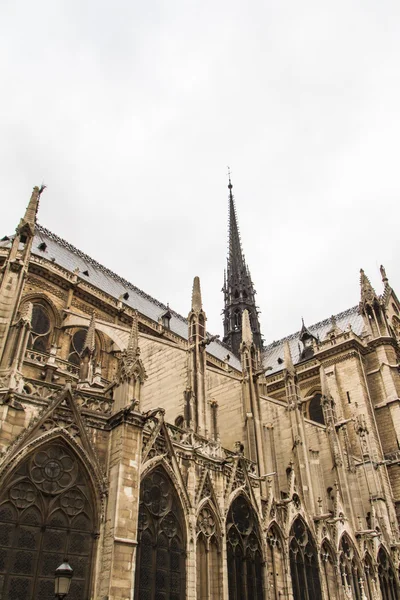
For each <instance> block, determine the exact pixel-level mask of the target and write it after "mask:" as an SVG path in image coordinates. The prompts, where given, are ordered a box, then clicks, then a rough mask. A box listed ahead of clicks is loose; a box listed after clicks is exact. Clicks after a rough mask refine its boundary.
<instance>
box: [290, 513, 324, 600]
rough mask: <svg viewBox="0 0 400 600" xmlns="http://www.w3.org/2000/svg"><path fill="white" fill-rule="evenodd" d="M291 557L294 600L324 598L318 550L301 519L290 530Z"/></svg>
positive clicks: (317, 599)
mask: <svg viewBox="0 0 400 600" xmlns="http://www.w3.org/2000/svg"><path fill="white" fill-rule="evenodd" d="M289 557H290V573H291V576H292V586H293V596H294V600H319V599H320V598H322V593H321V583H320V580H319V570H318V555H317V550H316V547H315V544H314V541H313V539H312V537H311V533H310V531H309V529H308V528H307V527H306V525H305V524H304V522H303V521H302V520H301V519H296V521H295V522H294V523H293V525H292V528H291V530H290V545H289Z"/></svg>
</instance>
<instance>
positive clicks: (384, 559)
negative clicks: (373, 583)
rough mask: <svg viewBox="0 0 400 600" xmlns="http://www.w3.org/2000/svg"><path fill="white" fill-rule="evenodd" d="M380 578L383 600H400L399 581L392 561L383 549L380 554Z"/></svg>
mask: <svg viewBox="0 0 400 600" xmlns="http://www.w3.org/2000/svg"><path fill="white" fill-rule="evenodd" d="M378 576H379V585H380V588H381V594H382V599H383V600H398V599H399V594H398V581H397V580H396V575H395V573H394V569H393V567H392V565H391V563H390V559H389V557H388V555H387V553H386V552H385V550H384V549H383V548H381V549H380V550H379V553H378Z"/></svg>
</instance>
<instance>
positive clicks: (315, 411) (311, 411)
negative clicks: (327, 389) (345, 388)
mask: <svg viewBox="0 0 400 600" xmlns="http://www.w3.org/2000/svg"><path fill="white" fill-rule="evenodd" d="M321 399H322V395H321V393H320V392H317V393H315V394H314V395H313V397H312V398H311V400H310V402H309V403H308V418H309V419H310V420H311V421H315V422H316V423H321V425H325V417H324V411H323V409H322V403H321Z"/></svg>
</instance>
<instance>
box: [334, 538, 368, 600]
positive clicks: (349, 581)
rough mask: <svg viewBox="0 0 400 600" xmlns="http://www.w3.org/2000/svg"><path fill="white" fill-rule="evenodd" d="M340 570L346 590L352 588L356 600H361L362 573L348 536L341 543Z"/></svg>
mask: <svg viewBox="0 0 400 600" xmlns="http://www.w3.org/2000/svg"><path fill="white" fill-rule="evenodd" d="M339 568H340V576H341V579H342V585H343V587H344V588H345V589H348V588H350V590H351V592H352V594H353V598H354V599H355V600H361V598H362V594H361V589H360V579H361V578H362V572H361V569H360V566H359V564H358V560H357V558H356V554H355V550H354V547H353V544H352V543H351V542H350V540H349V539H348V537H347V536H346V535H343V537H342V539H341V541H340V559H339Z"/></svg>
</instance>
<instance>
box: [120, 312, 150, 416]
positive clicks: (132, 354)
mask: <svg viewBox="0 0 400 600" xmlns="http://www.w3.org/2000/svg"><path fill="white" fill-rule="evenodd" d="M146 379H147V374H146V369H145V368H144V365H143V362H142V361H141V359H140V348H139V316H138V313H137V311H135V312H134V313H133V315H132V325H131V330H130V332H129V339H128V344H127V347H126V349H125V350H123V351H122V353H121V357H120V359H119V364H118V370H117V375H116V379H115V388H114V400H115V406H114V409H115V411H116V412H117V411H118V410H120V409H121V408H123V407H125V406H127V405H129V404H130V403H131V402H132V401H133V400H135V401H136V402H138V403H140V392H141V387H142V385H143V383H144V382H145V381H146Z"/></svg>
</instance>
